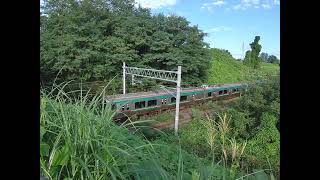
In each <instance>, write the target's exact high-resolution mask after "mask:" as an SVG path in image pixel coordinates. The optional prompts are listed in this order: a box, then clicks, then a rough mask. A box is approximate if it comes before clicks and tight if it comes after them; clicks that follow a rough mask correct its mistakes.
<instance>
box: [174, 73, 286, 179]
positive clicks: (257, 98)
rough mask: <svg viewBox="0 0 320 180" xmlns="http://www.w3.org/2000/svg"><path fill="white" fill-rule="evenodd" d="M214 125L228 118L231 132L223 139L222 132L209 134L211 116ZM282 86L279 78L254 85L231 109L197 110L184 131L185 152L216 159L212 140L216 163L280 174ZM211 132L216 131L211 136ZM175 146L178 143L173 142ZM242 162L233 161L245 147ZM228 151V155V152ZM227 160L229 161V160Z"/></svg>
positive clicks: (206, 107) (213, 106)
mask: <svg viewBox="0 0 320 180" xmlns="http://www.w3.org/2000/svg"><path fill="white" fill-rule="evenodd" d="M204 112H206V113H208V114H209V115H210V116H209V118H210V119H214V121H215V123H214V124H219V123H220V124H221V122H223V121H221V119H224V122H225V127H227V128H226V129H228V131H227V132H226V133H225V134H224V136H225V137H224V138H225V140H223V139H221V134H222V133H221V129H223V128H219V126H218V127H214V126H213V127H214V128H212V129H214V130H215V131H208V130H207V128H206V127H205V126H204V124H206V122H207V121H208V117H206V116H204V115H203V113H204ZM279 124H280V84H279V77H272V78H270V79H269V80H267V81H265V82H264V83H262V84H257V85H254V86H251V88H249V90H248V91H247V93H246V95H245V96H243V97H241V98H240V99H237V100H236V101H235V102H233V103H231V104H229V105H228V106H225V107H221V106H217V104H215V103H209V104H206V105H203V106H201V107H198V108H193V120H192V121H191V122H190V123H188V124H187V125H185V126H184V127H183V128H181V130H180V138H181V145H182V149H183V150H186V151H187V152H189V153H192V154H195V155H197V156H199V157H202V158H208V159H212V150H211V148H210V144H209V143H208V142H210V141H208V140H209V139H208V138H209V137H213V138H214V141H213V140H212V142H214V144H213V145H214V147H215V148H214V158H215V162H217V161H220V160H221V161H222V162H224V159H226V161H225V165H226V167H228V168H230V173H231V172H238V171H244V172H246V173H251V172H253V171H256V170H257V169H260V170H262V169H264V171H265V172H266V173H267V174H268V173H269V172H273V174H275V175H277V176H278V175H279V172H280V133H279ZM210 132H211V133H212V132H215V133H213V134H211V135H210ZM171 143H174V142H171ZM244 146H245V148H244V152H243V154H242V156H241V158H240V159H239V161H232V158H231V157H232V152H234V149H238V151H239V149H241V147H244ZM224 151H225V153H224ZM225 157H227V158H225Z"/></svg>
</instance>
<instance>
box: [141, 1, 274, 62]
mask: <svg viewBox="0 0 320 180" xmlns="http://www.w3.org/2000/svg"><path fill="white" fill-rule="evenodd" d="M135 1H136V3H139V4H140V5H141V6H142V7H146V8H150V9H151V12H152V13H154V14H156V13H164V14H166V15H169V14H176V15H179V16H184V17H185V18H186V19H187V20H188V21H189V22H190V24H191V25H198V27H199V29H201V30H203V31H204V32H206V33H208V36H207V37H206V38H205V41H206V42H207V43H209V44H210V47H215V48H222V49H227V50H229V51H230V52H231V54H232V55H233V56H234V57H236V58H241V57H242V52H243V51H242V47H243V44H244V53H245V51H246V50H248V49H249V48H250V47H249V44H250V43H251V42H252V41H253V39H254V37H255V36H256V35H259V36H260V37H261V40H260V44H261V45H262V50H261V52H266V53H268V54H273V55H276V56H277V57H278V58H280V1H279V0H135Z"/></svg>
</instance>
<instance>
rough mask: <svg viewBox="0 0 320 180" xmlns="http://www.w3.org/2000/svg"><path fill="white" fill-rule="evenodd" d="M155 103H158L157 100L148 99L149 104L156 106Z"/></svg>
mask: <svg viewBox="0 0 320 180" xmlns="http://www.w3.org/2000/svg"><path fill="white" fill-rule="evenodd" d="M155 105H157V100H150V101H148V106H155Z"/></svg>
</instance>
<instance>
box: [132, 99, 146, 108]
mask: <svg viewBox="0 0 320 180" xmlns="http://www.w3.org/2000/svg"><path fill="white" fill-rule="evenodd" d="M134 105H135V108H136V109H138V108H144V107H145V106H146V102H145V101H140V102H136V103H135V104H134Z"/></svg>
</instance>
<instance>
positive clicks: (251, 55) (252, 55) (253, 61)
mask: <svg viewBox="0 0 320 180" xmlns="http://www.w3.org/2000/svg"><path fill="white" fill-rule="evenodd" d="M259 41H260V36H256V37H255V38H254V41H253V42H252V43H251V44H250V47H251V51H247V52H246V56H245V58H244V61H243V62H244V64H246V65H248V66H250V67H253V68H254V69H257V68H259V67H260V62H261V60H260V58H259V53H260V51H261V45H260V44H259Z"/></svg>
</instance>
